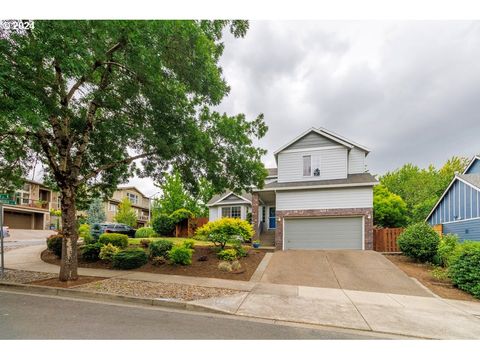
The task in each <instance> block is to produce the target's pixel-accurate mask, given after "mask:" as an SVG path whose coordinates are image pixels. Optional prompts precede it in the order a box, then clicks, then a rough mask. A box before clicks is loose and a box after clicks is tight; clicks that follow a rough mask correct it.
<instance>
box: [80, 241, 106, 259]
mask: <svg viewBox="0 0 480 360" xmlns="http://www.w3.org/2000/svg"><path fill="white" fill-rule="evenodd" d="M102 246H103V245H102V244H100V243H98V242H97V243H93V244H88V245H83V246H82V247H81V248H80V250H81V252H82V258H83V260H85V261H92V262H94V261H98V259H99V256H100V250H101V249H102Z"/></svg>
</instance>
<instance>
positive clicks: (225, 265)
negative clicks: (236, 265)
mask: <svg viewBox="0 0 480 360" xmlns="http://www.w3.org/2000/svg"><path fill="white" fill-rule="evenodd" d="M218 270H220V271H226V272H231V271H232V270H233V268H232V264H231V263H230V262H229V261H220V262H219V263H218Z"/></svg>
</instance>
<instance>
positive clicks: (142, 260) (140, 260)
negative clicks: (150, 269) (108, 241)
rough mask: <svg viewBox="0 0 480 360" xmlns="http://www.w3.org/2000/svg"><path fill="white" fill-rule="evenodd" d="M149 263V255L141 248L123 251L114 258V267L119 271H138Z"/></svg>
mask: <svg viewBox="0 0 480 360" xmlns="http://www.w3.org/2000/svg"><path fill="white" fill-rule="evenodd" d="M147 261H148V256H147V253H146V252H145V251H143V250H142V249H140V248H131V249H126V250H121V251H119V252H117V253H116V254H115V255H113V257H112V265H113V267H115V268H118V269H136V268H139V267H140V266H143V265H145V264H146V263H147Z"/></svg>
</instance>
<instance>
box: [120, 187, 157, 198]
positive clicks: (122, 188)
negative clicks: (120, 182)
mask: <svg viewBox="0 0 480 360" xmlns="http://www.w3.org/2000/svg"><path fill="white" fill-rule="evenodd" d="M128 189H133V190H135V191H136V192H138V193H139V194H140V195H142V196H143V197H144V198H147V199H149V197H148V196H145V194H144V193H143V192H141V191H140V190H138V188H136V187H135V186H117V190H128Z"/></svg>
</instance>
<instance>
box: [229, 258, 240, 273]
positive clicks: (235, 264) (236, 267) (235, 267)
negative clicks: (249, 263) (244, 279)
mask: <svg viewBox="0 0 480 360" xmlns="http://www.w3.org/2000/svg"><path fill="white" fill-rule="evenodd" d="M231 265H232V271H238V270H240V269H241V268H242V264H240V261H238V260H234V261H232V262H231Z"/></svg>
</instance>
